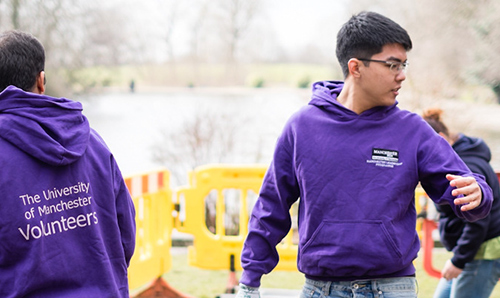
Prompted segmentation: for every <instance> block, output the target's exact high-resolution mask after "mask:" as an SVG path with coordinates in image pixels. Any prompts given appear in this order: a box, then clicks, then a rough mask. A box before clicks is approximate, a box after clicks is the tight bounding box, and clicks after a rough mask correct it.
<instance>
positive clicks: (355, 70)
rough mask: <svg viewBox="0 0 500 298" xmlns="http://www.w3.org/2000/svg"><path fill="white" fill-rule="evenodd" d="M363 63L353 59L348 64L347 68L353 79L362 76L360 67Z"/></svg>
mask: <svg viewBox="0 0 500 298" xmlns="http://www.w3.org/2000/svg"><path fill="white" fill-rule="evenodd" d="M361 63H363V62H361V61H359V60H358V59H356V58H351V59H350V60H349V61H348V62H347V68H348V69H349V74H350V75H352V76H353V77H359V76H360V72H359V67H360V64H361Z"/></svg>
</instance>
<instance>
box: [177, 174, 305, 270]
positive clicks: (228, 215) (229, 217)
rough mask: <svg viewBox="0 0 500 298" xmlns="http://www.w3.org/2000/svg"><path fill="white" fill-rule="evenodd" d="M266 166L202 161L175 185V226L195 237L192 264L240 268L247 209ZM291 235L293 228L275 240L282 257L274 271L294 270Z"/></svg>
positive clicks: (189, 254) (218, 267) (203, 266)
mask: <svg viewBox="0 0 500 298" xmlns="http://www.w3.org/2000/svg"><path fill="white" fill-rule="evenodd" d="M266 170H267V167H266V166H260V165H248V166H238V165H223V164H218V165H207V166H202V167H199V168H196V169H195V170H194V171H193V172H191V173H190V179H189V185H188V186H184V187H180V188H178V189H177V190H176V194H177V202H178V204H179V205H180V212H179V214H178V215H177V218H176V224H175V226H176V228H177V229H178V230H179V231H180V232H185V233H189V234H191V235H193V236H194V242H193V246H190V247H189V249H188V260H189V264H190V265H193V266H196V267H199V268H204V269H231V268H234V269H237V270H241V264H240V255H241V250H242V247H243V242H244V240H245V236H246V235H247V233H248V227H247V225H248V219H249V214H250V212H251V210H252V208H253V205H254V203H255V200H256V198H257V195H258V193H259V190H260V187H261V185H262V180H263V178H264V175H265V172H266ZM292 215H293V214H292ZM295 226H296V225H295ZM293 234H294V229H292V230H291V231H290V233H289V235H288V236H287V237H286V238H285V239H284V240H283V242H282V243H281V244H279V245H278V252H279V254H280V262H279V264H278V266H277V267H276V270H296V254H297V245H296V244H293V239H292V238H293Z"/></svg>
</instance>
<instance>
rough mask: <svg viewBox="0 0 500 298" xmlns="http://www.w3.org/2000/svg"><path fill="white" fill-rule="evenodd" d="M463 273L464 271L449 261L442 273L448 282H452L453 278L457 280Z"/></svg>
mask: <svg viewBox="0 0 500 298" xmlns="http://www.w3.org/2000/svg"><path fill="white" fill-rule="evenodd" d="M462 271H463V270H462V269H460V268H457V267H455V265H453V263H452V262H451V260H448V261H446V264H444V268H443V270H442V271H441V276H442V277H443V278H445V279H446V280H451V279H453V278H457V277H458V276H459V275H460V273H462Z"/></svg>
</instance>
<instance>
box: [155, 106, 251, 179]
mask: <svg viewBox="0 0 500 298" xmlns="http://www.w3.org/2000/svg"><path fill="white" fill-rule="evenodd" d="M243 121H244V119H242V118H241V117H240V116H238V115H236V114H227V113H223V114H221V113H220V112H215V111H206V110H199V111H198V112H197V113H196V114H194V115H193V117H192V118H190V119H187V120H186V121H185V122H184V123H183V124H182V125H181V127H180V128H179V129H174V130H173V129H172V127H168V128H166V129H163V130H162V131H161V138H160V139H159V141H158V142H157V143H156V144H155V145H154V146H153V148H152V152H153V155H152V159H153V161H155V162H157V163H158V164H161V165H164V166H166V167H167V168H168V169H169V170H170V171H171V173H172V177H173V178H174V179H175V180H176V181H177V182H179V183H181V182H183V181H185V179H186V173H188V171H190V170H193V169H194V168H196V167H197V166H200V165H204V164H210V163H226V162H234V161H235V160H241V159H240V158H239V157H238V154H239V153H241V152H238V148H237V146H236V144H237V143H239V142H240V141H242V140H241V139H238V137H240V138H241V132H242V124H243Z"/></svg>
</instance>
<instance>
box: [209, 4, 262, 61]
mask: <svg viewBox="0 0 500 298" xmlns="http://www.w3.org/2000/svg"><path fill="white" fill-rule="evenodd" d="M217 3H218V6H217V9H218V12H217V16H218V20H219V22H218V25H219V28H220V31H221V37H222V39H223V40H224V43H225V44H226V45H227V62H228V63H234V62H235V61H236V60H237V59H236V57H237V55H238V50H239V45H240V43H241V40H242V39H243V38H244V37H245V35H246V34H247V32H248V31H249V30H250V28H251V26H252V21H253V20H254V18H255V16H256V14H257V13H258V12H259V10H260V2H259V0H218V2H217Z"/></svg>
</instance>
